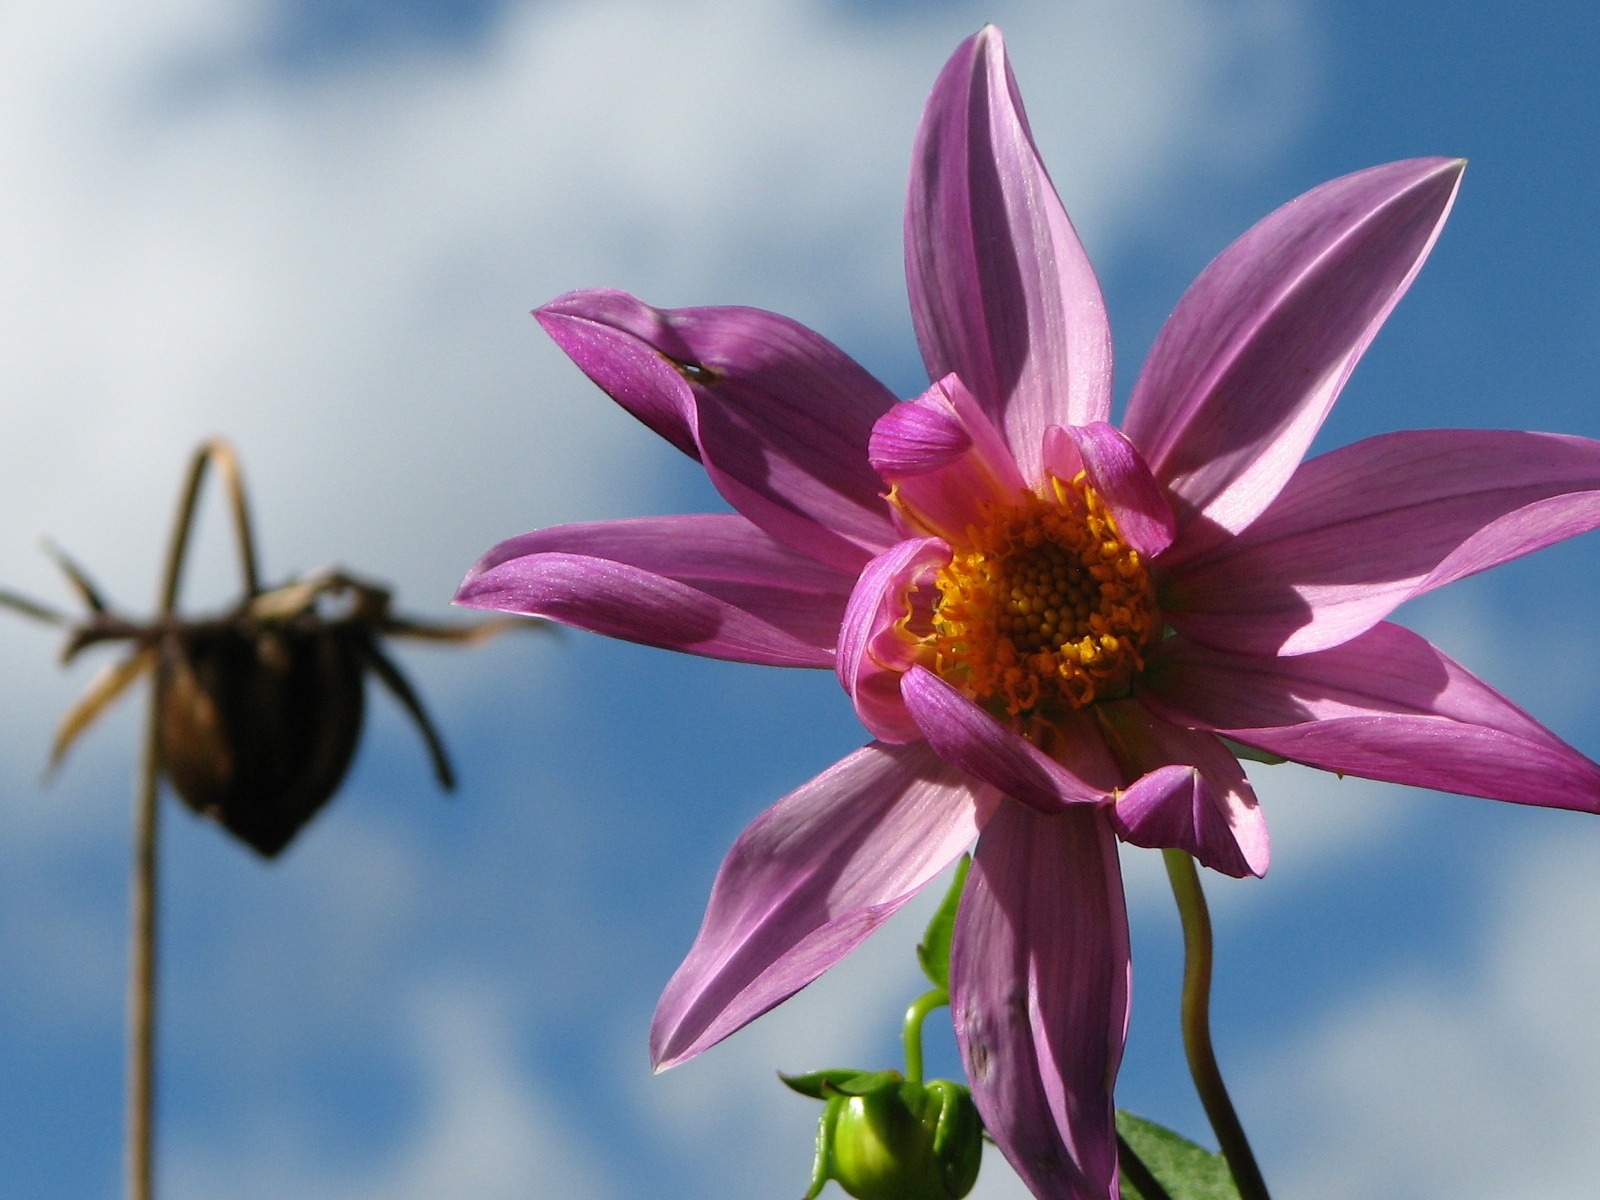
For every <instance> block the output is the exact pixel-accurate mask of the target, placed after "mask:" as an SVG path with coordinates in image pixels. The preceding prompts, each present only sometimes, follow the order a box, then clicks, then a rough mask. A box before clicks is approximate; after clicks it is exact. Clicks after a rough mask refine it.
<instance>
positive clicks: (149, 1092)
mask: <svg viewBox="0 0 1600 1200" xmlns="http://www.w3.org/2000/svg"><path fill="white" fill-rule="evenodd" d="M213 465H214V466H215V467H216V469H217V470H218V471H220V472H221V473H222V478H223V483H224V485H225V486H226V487H227V489H228V500H229V507H230V509H231V511H232V515H233V528H234V534H235V537H236V540H237V541H238V544H239V572H240V574H241V575H242V576H243V577H244V587H245V593H246V595H247V596H254V595H255V594H256V593H257V592H259V591H260V590H261V585H260V580H259V576H258V574H257V571H256V560H255V538H254V535H253V534H252V531H251V528H250V509H249V506H248V504H247V503H246V502H245V496H244V481H243V479H242V477H241V475H240V472H239V459H238V456H237V455H236V454H235V453H234V451H233V447H232V446H230V445H229V444H228V443H227V442H224V441H221V440H213V441H209V442H206V443H204V444H203V445H201V447H200V448H199V449H198V450H196V451H195V453H194V456H193V457H192V458H191V459H190V460H189V471H188V473H187V475H186V476H185V477H184V483H183V491H182V493H181V494H180V495H179V497H178V512H177V516H176V518H175V519H174V521H173V525H172V541H171V542H170V544H169V545H168V548H167V562H166V570H165V571H164V572H163V573H162V576H161V595H160V599H159V601H158V603H159V605H160V614H161V616H162V617H163V618H165V617H170V616H171V615H172V613H173V610H174V609H176V608H177V605H178V589H179V586H180V585H181V584H182V582H183V564H184V560H185V558H186V557H187V555H188V550H189V531H190V529H191V528H192V527H193V525H194V510H195V505H196V503H197V502H198V501H199V498H200V485H201V484H202V483H204V482H205V477H206V468H207V467H210V466H213ZM160 776H161V666H160V663H159V661H158V663H157V665H156V668H155V677H154V679H153V680H152V682H151V686H150V708H149V713H148V715H147V717H146V720H145V736H144V746H143V749H142V751H141V756H140V763H139V775H138V783H137V786H136V788H135V792H134V802H133V882H132V886H131V894H130V897H129V908H130V910H131V925H132V930H131V933H130V936H131V939H132V942H133V944H132V946H131V947H130V948H129V953H128V1112H127V1139H128V1140H127V1172H128V1174H127V1195H128V1200H151V1197H152V1196H153V1195H154V1194H155V1190H154V1179H155V1055H156V902H157V889H156V880H157V872H156V868H157V864H158V858H157V850H158V846H159V842H158V836H157V835H158V833H159V829H160V827H159V818H160V807H159V805H158V804H157V800H158V797H159V786H160Z"/></svg>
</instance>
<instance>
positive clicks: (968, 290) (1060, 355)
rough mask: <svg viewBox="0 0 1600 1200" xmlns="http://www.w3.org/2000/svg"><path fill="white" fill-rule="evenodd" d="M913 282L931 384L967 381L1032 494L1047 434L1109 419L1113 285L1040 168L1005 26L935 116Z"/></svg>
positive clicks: (938, 99)
mask: <svg viewBox="0 0 1600 1200" xmlns="http://www.w3.org/2000/svg"><path fill="white" fill-rule="evenodd" d="M906 279H907V284H908V286H909V288H910V292H911V317H912V322H913V324H914V325H915V326H916V331H917V342H918V344H919V345H920V346H921V347H922V357H923V361H924V362H925V363H926V364H927V367H928V377H929V378H930V379H941V378H943V377H944V376H945V375H947V374H950V373H952V372H954V373H955V374H956V375H959V376H960V377H961V380H962V382H964V383H965V384H966V385H967V387H969V388H971V389H972V394H973V395H974V396H975V397H977V400H978V403H979V404H981V405H982V406H983V407H984V409H985V410H986V411H987V412H988V413H989V414H990V415H991V416H992V417H993V418H994V420H995V423H996V424H997V425H999V426H1000V428H1001V429H1002V430H1003V431H1004V433H1005V435H1006V440H1007V442H1008V443H1009V445H1010V447H1011V450H1012V452H1013V454H1015V456H1016V459H1017V462H1018V463H1019V464H1020V465H1021V467H1022V473H1023V475H1024V476H1025V477H1026V478H1027V479H1028V481H1029V482H1030V483H1034V484H1037V483H1039V482H1040V480H1041V475H1040V470H1041V464H1040V457H1039V454H1040V447H1041V445H1042V444H1043V439H1044V431H1045V429H1046V428H1047V427H1048V426H1050V425H1056V424H1073V425H1083V424H1087V423H1088V422H1090V421H1103V420H1105V419H1106V417H1107V416H1108V415H1109V414H1110V412H1111V332H1110V327H1109V326H1108V325H1107V323H1106V314H1105V302H1104V301H1103V300H1102V299H1101V296H1100V285H1099V283H1098V282H1097V281H1096V280H1095V276H1094V270H1093V268H1091V267H1090V265H1089V259H1088V257H1087V255H1085V254H1084V252H1083V246H1082V245H1081V244H1080V243H1079V241H1078V235H1077V234H1076V233H1075V232H1074V231H1073V228H1072V222H1071V221H1069V220H1068V219H1067V213H1066V210H1065V209H1064V208H1062V207H1061V201H1060V199H1059V198H1058V197H1057V196H1056V191H1055V185H1054V184H1052V183H1051V182H1050V176H1049V174H1048V172H1046V170H1045V168H1044V164H1043V163H1042V162H1041V161H1040V160H1039V153H1038V150H1037V149H1036V148H1035V147H1034V144H1033V136H1032V134H1031V133H1029V131H1028V122H1027V116H1026V114H1025V113H1024V112H1023V108H1022V97H1021V96H1020V95H1019V94H1018V92H1017V85H1016V80H1015V79H1013V78H1012V75H1011V67H1010V64H1009V63H1008V62H1007V61H1006V55H1005V46H1004V43H1003V42H1002V40H1001V37H1000V31H999V30H997V29H995V28H994V27H993V26H989V27H987V28H985V29H984V30H982V31H981V32H979V33H978V34H977V35H976V36H974V37H972V38H970V39H969V40H967V41H966V42H963V43H962V45H961V47H960V48H959V49H958V50H957V51H956V53H955V55H954V56H953V57H952V58H951V59H950V61H949V63H948V64H947V65H946V66H945V69H944V71H943V73H942V74H940V76H939V79H938V82H936V83H935V84H934V85H933V93H932V95H930V96H929V98H928V104H927V107H926V108H925V109H924V111H923V115H922V125H921V128H920V129H919V130H918V131H917V141H916V148H915V150H914V151H913V157H912V169H911V188H910V193H909V195H908V197H907V201H906Z"/></svg>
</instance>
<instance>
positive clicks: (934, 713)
mask: <svg viewBox="0 0 1600 1200" xmlns="http://www.w3.org/2000/svg"><path fill="white" fill-rule="evenodd" d="M900 695H901V697H902V698H903V699H904V701H905V707H906V710H907V711H908V712H909V713H910V714H911V718H912V720H914V721H915V722H916V723H917V728H918V729H920V730H921V731H922V736H923V737H925V738H926V739H927V740H928V745H930V746H932V747H933V748H934V750H935V751H936V752H937V753H938V755H939V757H940V758H942V759H944V760H945V762H947V763H950V764H951V765H952V766H956V767H959V768H961V770H963V771H965V772H966V773H967V774H968V775H971V776H973V777H974V778H976V779H981V780H983V782H984V783H987V784H991V785H993V786H994V787H996V788H999V789H1000V790H1001V791H1002V792H1004V793H1005V794H1006V795H1008V796H1011V797H1014V798H1015V799H1017V800H1020V801H1022V802H1023V803H1024V804H1027V805H1030V806H1031V807H1033V808H1036V809H1038V810H1039V811H1040V812H1046V813H1055V812H1060V811H1061V810H1062V809H1063V808H1064V807H1066V806H1067V805H1071V804H1100V803H1102V802H1104V801H1105V800H1106V799H1107V798H1108V795H1109V793H1110V792H1111V790H1112V788H1113V787H1114V786H1115V782H1116V764H1115V762H1114V761H1113V760H1112V758H1111V755H1110V752H1109V751H1108V750H1107V749H1106V745H1105V739H1104V738H1102V737H1101V736H1100V733H1099V730H1098V729H1096V728H1095V727H1094V724H1093V722H1092V721H1088V720H1084V721H1081V722H1074V723H1073V726H1072V728H1073V732H1074V733H1076V734H1078V735H1079V736H1080V737H1082V738H1084V739H1086V742H1087V744H1085V745H1081V746H1080V745H1074V746H1072V747H1071V748H1072V749H1073V750H1074V751H1076V754H1075V765H1079V764H1082V765H1083V766H1087V767H1088V772H1087V773H1088V774H1089V779H1084V778H1080V777H1079V775H1077V774H1075V773H1074V772H1073V771H1071V770H1069V769H1068V768H1067V767H1066V766H1064V765H1063V764H1062V763H1060V762H1057V761H1056V760H1055V759H1053V758H1052V757H1051V756H1050V755H1048V754H1046V753H1045V752H1044V751H1043V750H1041V749H1040V748H1039V747H1038V746H1035V745H1034V744H1033V743H1031V742H1029V741H1028V740H1027V739H1026V738H1023V737H1021V736H1019V735H1018V734H1016V733H1013V732H1012V731H1011V730H1009V729H1007V728H1006V727H1005V726H1004V725H1002V724H1001V723H1000V722H999V721H997V720H995V719H994V718H993V717H992V716H990V715H989V714H988V713H986V712H984V711H983V709H981V708H979V707H978V706H977V705H976V704H974V703H973V702H972V701H971V700H968V699H967V698H966V697H965V696H963V695H962V694H961V693H960V692H958V691H957V690H956V689H955V688H953V687H951V686H950V685H949V684H948V683H946V682H945V681H944V680H942V679H940V678H939V677H938V676H937V675H935V674H934V673H933V672H932V671H929V670H928V669H927V668H925V667H912V668H911V670H909V671H907V672H906V674H905V677H904V678H903V679H902V680H901V681H900ZM1096 768H1098V770H1097V769H1096ZM1080 769H1082V767H1081V766H1080ZM1093 779H1098V780H1099V783H1098V785H1097V784H1096V783H1094V782H1091V781H1090V780H1093Z"/></svg>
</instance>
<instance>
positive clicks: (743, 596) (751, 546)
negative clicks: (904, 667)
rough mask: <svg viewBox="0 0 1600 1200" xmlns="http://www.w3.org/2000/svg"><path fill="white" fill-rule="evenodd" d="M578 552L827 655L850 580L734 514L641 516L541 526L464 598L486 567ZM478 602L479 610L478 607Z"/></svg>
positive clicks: (500, 554)
mask: <svg viewBox="0 0 1600 1200" xmlns="http://www.w3.org/2000/svg"><path fill="white" fill-rule="evenodd" d="M549 553H561V554H581V555H583V556H585V557H587V558H599V559H605V560H608V561H610V562H618V563H624V564H626V565H628V566H630V567H638V568H640V569H641V570H643V571H648V572H649V573H651V574H652V575H662V576H665V577H666V578H668V579H674V580H676V581H677V582H679V583H683V584H687V585H689V586H690V587H692V588H694V589H696V590H697V591H700V592H704V593H705V594H706V595H708V596H711V597H713V598H715V599H717V600H720V601H723V602H724V603H726V604H731V605H732V606H733V607H735V608H739V609H743V610H744V611H745V612H747V613H749V614H750V615H751V616H753V617H757V618H759V619H760V620H762V621H765V622H766V623H767V624H769V625H773V626H776V627H777V628H779V629H781V630H784V631H785V632H787V633H790V634H793V635H794V636H795V637H797V638H799V639H800V640H801V641H803V642H807V643H809V644H810V645H812V646H815V647H817V648H818V649H819V650H823V651H826V652H829V653H830V654H831V652H832V650H833V648H834V643H835V642H836V641H837V640H838V637H839V622H840V621H841V620H842V619H843V617H844V607H845V603H846V602H847V601H848V600H849V598H850V589H851V588H852V587H854V586H855V578H854V577H853V576H851V575H848V574H846V573H844V572H842V571H835V570H834V569H833V568H831V567H827V566H824V565H823V564H821V563H819V562H817V561H815V560H814V559H811V558H808V557H806V556H805V555H803V554H797V553H795V552H794V551H793V550H790V549H789V548H788V547H787V546H784V545H782V544H781V543H779V542H775V541H773V540H772V539H771V538H770V537H768V536H767V535H766V534H765V533H763V532H761V530H760V529H758V528H756V526H754V525H752V524H751V523H750V522H749V521H747V520H745V519H744V518H743V517H741V516H739V515H737V514H736V513H699V514H694V515H690V516H674V517H643V518H638V519H634V520H626V521H594V522H585V523H580V524H576V525H558V526H556V527H554V528H551V529H539V530H535V531H534V532H533V533H527V534H523V535H522V536H521V537H515V538H511V539H510V540H508V541H504V542H501V543H500V544H499V545H498V546H496V547H494V549H492V550H490V551H489V553H488V554H486V555H484V557H483V558H482V559H480V560H479V561H478V563H477V564H476V565H475V566H474V567H473V568H472V570H471V571H469V572H467V578H466V581H465V582H464V583H463V584H462V588H463V594H462V598H461V602H462V603H468V604H470V603H471V602H472V597H471V594H469V593H470V592H472V585H473V584H474V583H475V581H476V580H477V579H478V578H479V577H480V576H482V575H483V574H485V573H486V572H488V571H491V570H496V569H500V577H501V583H500V584H499V585H497V586H501V587H503V586H504V584H505V582H506V581H507V579H509V578H513V577H515V576H517V575H518V574H519V573H521V572H522V571H524V570H529V571H532V572H535V573H536V572H537V571H538V569H539V568H538V564H536V563H532V564H527V565H526V566H525V567H516V566H513V565H511V564H514V563H516V562H517V561H518V560H521V559H527V558H531V557H532V556H534V555H539V554H549ZM477 607H482V606H481V605H478V606H477Z"/></svg>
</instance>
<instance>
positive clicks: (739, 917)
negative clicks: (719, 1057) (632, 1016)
mask: <svg viewBox="0 0 1600 1200" xmlns="http://www.w3.org/2000/svg"><path fill="white" fill-rule="evenodd" d="M996 803H997V800H996V798H995V797H994V796H993V795H992V794H987V789H983V788H981V787H978V786H975V785H974V784H973V783H972V782H971V781H970V780H968V779H966V778H965V777H964V776H963V775H961V773H960V772H959V771H956V770H954V769H953V768H951V767H949V766H946V765H945V764H944V763H942V762H941V761H940V760H939V758H938V757H937V756H936V755H935V754H934V753H933V752H932V751H931V750H929V749H928V748H927V747H926V746H884V745H880V744H877V743H874V744H872V745H868V746H866V747H864V748H862V749H860V750H858V751H856V752H855V753H854V754H852V755H850V756H849V757H848V758H845V759H843V760H841V761H840V762H838V763H836V764H834V765H833V766H832V767H829V768H828V770H826V771H824V772H823V773H822V774H821V775H819V776H817V777H816V778H815V779H813V780H812V781H811V782H810V783H808V784H806V785H805V786H804V787H802V788H800V789H799V790H798V791H795V792H791V793H790V794H789V795H788V796H785V797H784V798H783V799H782V800H780V801H778V803H777V804H775V805H773V807H771V808H769V809H768V810H767V811H766V812H764V813H763V814H761V816H759V817H757V818H756V819H755V821H753V822H752V823H751V825H750V827H749V828H748V829H746V830H745V831H744V833H742V834H741V835H740V836H739V839H738V840H737V841H736V842H734V844H733V849H731V850H730V851H729V852H728V857H727V858H726V859H725V860H724V861H723V864H722V869H721V870H720V871H718V873H717V881H716V884H715V885H714V886H713V887H712V889H711V901H710V903H709V904H708V905H707V907H706V917H705V923H704V924H703V925H702V926H701V927H700V935H699V936H698V937H697V938H696V939H695V943H694V946H693V948H691V949H690V951H689V955H688V957H687V958H685V959H684V962H683V965H682V966H680V967H679V968H678V970H677V973H676V974H674V975H673V977H672V980H671V982H670V983H668V984H667V987H666V991H665V992H663V993H662V996H661V1002H660V1003H659V1004H658V1005H657V1006H656V1015H655V1021H654V1023H653V1024H652V1026H651V1029H650V1055H651V1058H652V1060H653V1061H654V1062H655V1064H656V1067H657V1069H658V1070H659V1069H663V1068H666V1067H670V1066H674V1065H676V1064H677V1063H680V1062H682V1061H683V1060H684V1059H686V1058H690V1057H692V1056H694V1055H696V1054H699V1053H700V1052H701V1051H702V1050H704V1049H706V1048H707V1047H708V1046H711V1045H713V1044H714V1043H716V1042H719V1041H721V1040H722V1039H723V1038H725V1037H727V1036H728V1035H729V1034H730V1033H733V1032H734V1031H735V1030H737V1029H739V1028H740V1027H741V1026H743V1025H745V1024H747V1023H748V1022H750V1021H752V1020H754V1019H755V1018H756V1017H759V1016H760V1015H761V1014H762V1013H764V1012H766V1011H767V1010H768V1009H770V1008H772V1007H773V1006H774V1005H776V1004H778V1003H779V1002H781V1001H783V1000H786V999H788V998H789V997H790V996H791V995H793V994H794V993H795V992H797V991H799V990H800V989H801V988H803V987H804V986H805V985H806V984H808V983H810V982H811V981H812V980H813V979H815V978H816V977H817V976H818V975H821V974H822V973H823V972H824V971H826V970H827V969H828V968H829V967H831V966H832V965H833V964H834V963H836V962H838V961H839V959H841V958H843V957H844V956H845V955H846V954H848V953H849V952H850V951H851V950H853V949H854V948H855V947H856V946H857V945H859V944H860V943H861V941H862V940H863V939H864V938H865V937H866V936H867V935H868V934H869V933H871V932H872V931H873V930H874V929H876V928H877V927H878V926H879V925H880V924H882V923H883V922H884V921H885V920H887V919H888V918H889V917H890V916H891V915H892V914H893V913H894V912H895V911H896V910H897V909H898V908H899V907H900V906H901V905H902V904H904V903H905V902H906V901H907V900H909V899H910V898H911V897H912V896H913V895H915V894H916V893H917V891H918V890H920V889H921V888H922V886H923V885H924V884H926V883H927V882H928V880H930V879H932V878H933V877H934V876H935V875H937V874H938V873H939V872H940V871H942V870H943V869H944V868H945V867H946V866H948V865H949V864H950V863H951V862H953V861H954V860H955V858H956V857H957V856H958V855H959V854H960V853H961V852H962V851H963V850H965V849H966V847H967V846H968V845H969V844H970V843H971V841H972V839H973V838H974V837H976V836H977V833H978V830H979V829H980V828H981V827H982V826H983V824H984V822H985V821H986V820H987V819H988V817H989V814H990V812H991V811H992V810H993V808H994V806H995V804H996Z"/></svg>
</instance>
